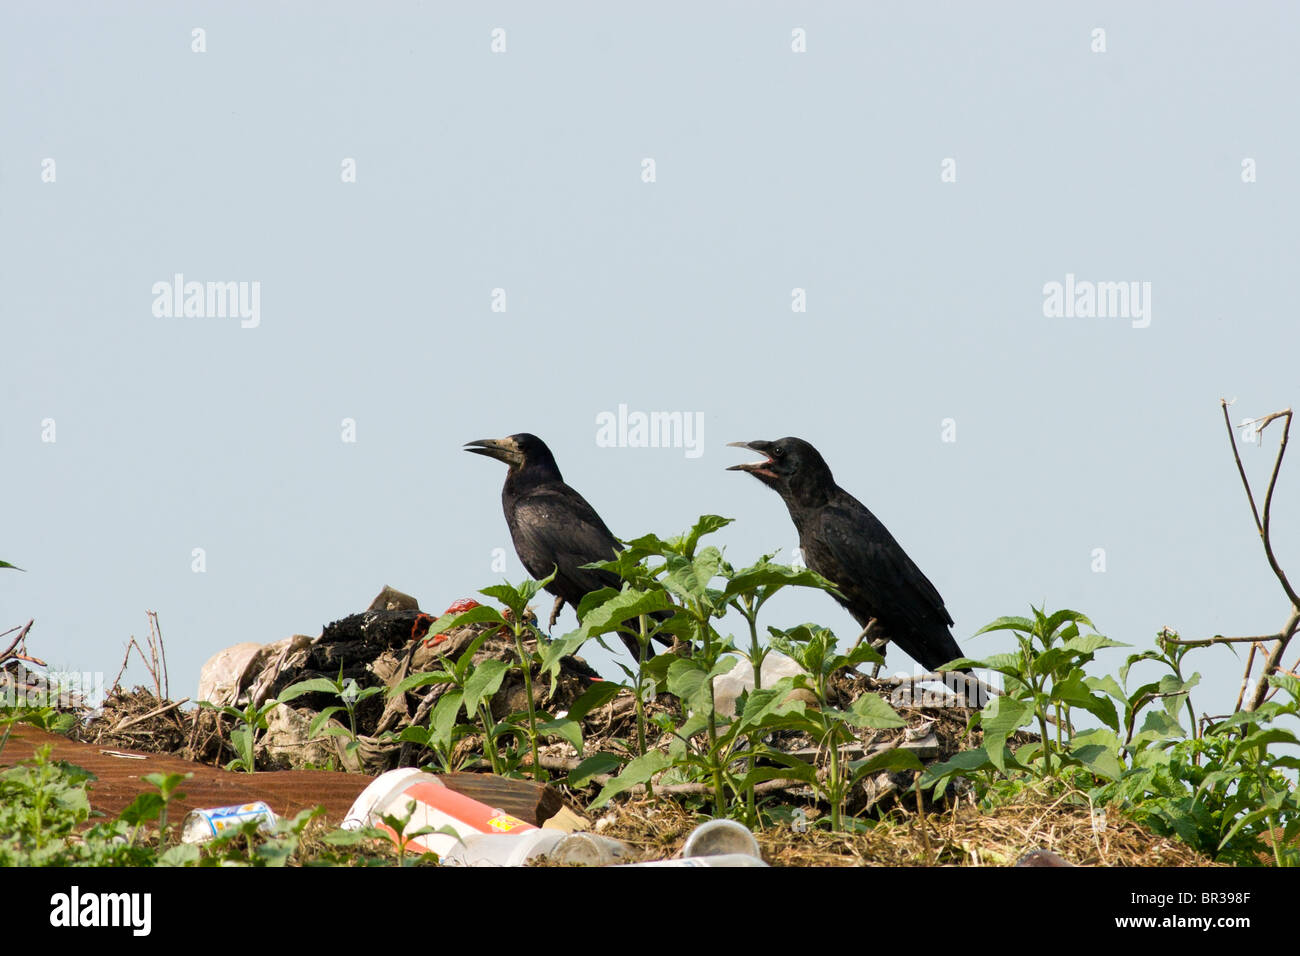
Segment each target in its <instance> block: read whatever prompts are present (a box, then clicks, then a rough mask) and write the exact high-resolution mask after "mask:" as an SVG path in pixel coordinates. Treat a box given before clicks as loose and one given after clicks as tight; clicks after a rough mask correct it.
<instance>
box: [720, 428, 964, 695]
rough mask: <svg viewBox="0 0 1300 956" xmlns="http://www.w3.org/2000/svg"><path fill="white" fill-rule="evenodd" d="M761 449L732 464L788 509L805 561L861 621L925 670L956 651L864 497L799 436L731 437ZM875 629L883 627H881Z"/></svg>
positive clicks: (932, 596)
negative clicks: (754, 458)
mask: <svg viewBox="0 0 1300 956" xmlns="http://www.w3.org/2000/svg"><path fill="white" fill-rule="evenodd" d="M732 445H734V446H735V447H738V448H748V449H750V450H751V451H756V452H758V453H759V454H761V455H764V456H765V460H764V461H761V462H751V463H748V464H743V465H732V466H731V467H730V468H728V469H727V470H728V471H747V472H749V473H750V474H751V475H753V476H754V477H755V478H757V479H758V480H759V481H761V482H762V483H763V484H765V485H767V486H768V487H769V488H772V489H773V490H775V491H776V493H777V494H779V495H780V496H781V500H783V501H784V502H785V505H786V507H787V508H788V509H790V517H791V518H792V519H793V520H794V526H795V528H796V529H798V531H799V547H800V549H801V550H802V552H803V556H804V561H805V563H806V564H807V565H808V567H810V568H812V570H814V571H816V572H817V573H818V574H820V575H821V576H822V577H824V578H826V579H828V580H830V581H833V582H834V583H835V585H836V586H837V587H838V588H839V591H840V593H841V594H843V595H844V596H843V598H840V597H837V598H836V600H837V601H839V602H840V604H842V605H844V607H845V608H847V609H848V611H849V613H850V614H852V615H853V617H854V619H855V620H856V621H857V622H858V624H859V625H861V626H862V627H864V628H865V627H866V626H867V625H868V623H869V622H870V621H871V620H872V619H873V618H874V619H875V620H876V628H874V629H873V634H879V636H882V637H884V638H887V639H888V640H890V641H892V642H893V643H895V644H897V645H898V646H899V647H900V648H902V650H903V651H904V652H905V653H907V654H909V655H911V656H912V657H913V658H915V659H916V660H917V661H918V662H919V663H920V664H921V666H922V667H924V668H926V669H927V670H937V669H938V668H939V667H940V666H942V665H943V664H946V663H948V662H949V661H952V660H956V659H957V658H959V657H963V656H964V655H963V654H962V651H961V648H960V647H958V646H957V642H956V641H955V640H953V638H952V634H951V633H949V631H948V628H949V627H951V626H952V617H951V616H950V615H949V614H948V610H947V608H945V607H944V606H943V598H941V597H940V596H939V592H938V591H937V590H935V587H934V585H933V584H931V583H930V581H929V579H927V578H926V576H925V575H924V574H922V573H921V570H920V569H919V568H918V567H917V566H916V565H915V564H914V563H912V559H911V558H909V557H908V556H907V554H906V552H904V551H903V549H902V548H901V547H899V544H898V542H897V541H895V540H894V536H893V535H891V534H890V533H889V531H888V530H886V528H885V526H884V525H883V524H881V523H880V521H879V519H877V518H876V516H875V515H873V514H872V513H871V512H870V511H868V510H867V509H866V507H865V506H863V504H862V503H861V502H860V501H858V500H857V499H856V498H854V497H853V496H852V495H850V494H849V493H848V492H847V491H845V490H844V489H843V488H841V487H840V486H839V485H837V484H835V479H834V477H832V475H831V470H830V468H829V467H827V465H826V462H825V461H824V460H823V459H822V456H821V455H820V454H819V453H818V451H817V449H816V448H814V447H813V446H812V445H810V444H808V443H807V442H806V441H801V440H800V439H798V438H781V439H778V440H776V441H751V442H732ZM880 632H883V633H882V634H881V633H880Z"/></svg>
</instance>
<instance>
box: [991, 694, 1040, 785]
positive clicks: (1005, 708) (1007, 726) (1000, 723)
mask: <svg viewBox="0 0 1300 956" xmlns="http://www.w3.org/2000/svg"><path fill="white" fill-rule="evenodd" d="M1032 719H1033V709H1032V708H1031V707H1030V706H1029V705H1028V704H1025V703H1023V702H1021V701H1018V700H1013V699H1012V698H1010V697H994V698H993V699H992V700H991V701H989V703H988V705H987V706H986V707H985V708H984V710H983V712H982V716H981V718H980V725H981V726H982V727H983V728H984V751H985V752H986V753H987V755H988V759H989V760H990V761H992V763H993V765H994V766H995V767H997V768H998V769H999V770H1001V771H1003V772H1005V771H1006V762H1005V759H1004V754H1003V748H1004V747H1005V746H1006V742H1007V738H1008V737H1010V736H1011V735H1012V734H1013V733H1015V732H1016V731H1017V730H1018V729H1020V728H1021V727H1022V726H1024V725H1025V724H1027V723H1029V722H1030V720H1032Z"/></svg>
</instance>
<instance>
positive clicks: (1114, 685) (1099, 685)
mask: <svg viewBox="0 0 1300 956" xmlns="http://www.w3.org/2000/svg"><path fill="white" fill-rule="evenodd" d="M1083 682H1084V683H1085V684H1087V685H1088V686H1089V687H1090V688H1091V689H1093V690H1099V691H1103V692H1105V693H1107V694H1109V695H1110V696H1111V697H1113V698H1115V699H1116V700H1117V701H1119V702H1120V703H1121V704H1125V705H1127V704H1128V697H1127V696H1126V695H1125V693H1124V688H1122V687H1120V686H1119V682H1118V681H1116V680H1115V678H1113V677H1111V676H1110V675H1109V674H1106V675H1105V676H1103V677H1085V678H1084V679H1083Z"/></svg>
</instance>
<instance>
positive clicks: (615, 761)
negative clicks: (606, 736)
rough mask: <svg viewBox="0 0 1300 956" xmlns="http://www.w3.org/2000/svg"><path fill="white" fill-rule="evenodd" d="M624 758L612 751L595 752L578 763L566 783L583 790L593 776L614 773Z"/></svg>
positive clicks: (570, 772)
mask: <svg viewBox="0 0 1300 956" xmlns="http://www.w3.org/2000/svg"><path fill="white" fill-rule="evenodd" d="M622 764H623V760H622V758H620V757H617V756H615V755H614V754H610V753H603V752H602V753H595V754H592V755H591V756H590V757H588V758H587V759H586V760H584V761H582V763H580V764H578V766H577V767H575V768H574V769H573V770H571V771H569V776H568V778H567V779H566V781H565V783H567V784H568V786H570V787H572V788H573V789H575V790H581V789H582V788H583V787H585V786H587V784H588V783H590V782H591V778H592V777H596V776H599V775H601V774H606V773H613V772H614V771H615V770H617V769H618V768H619V767H620V766H622Z"/></svg>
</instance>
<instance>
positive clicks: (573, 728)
mask: <svg viewBox="0 0 1300 956" xmlns="http://www.w3.org/2000/svg"><path fill="white" fill-rule="evenodd" d="M537 732H538V733H539V734H542V735H543V736H547V737H550V736H555V737H559V738H560V739H561V740H564V741H566V742H568V743H570V744H572V745H573V749H574V750H576V751H578V756H579V757H581V756H582V725H581V724H579V723H578V722H577V721H576V720H572V719H570V718H568V717H560V718H558V719H556V720H548V721H546V722H545V723H540V724H538V725H537Z"/></svg>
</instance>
